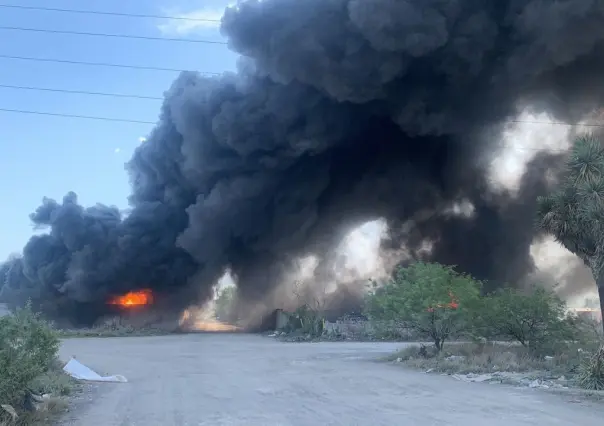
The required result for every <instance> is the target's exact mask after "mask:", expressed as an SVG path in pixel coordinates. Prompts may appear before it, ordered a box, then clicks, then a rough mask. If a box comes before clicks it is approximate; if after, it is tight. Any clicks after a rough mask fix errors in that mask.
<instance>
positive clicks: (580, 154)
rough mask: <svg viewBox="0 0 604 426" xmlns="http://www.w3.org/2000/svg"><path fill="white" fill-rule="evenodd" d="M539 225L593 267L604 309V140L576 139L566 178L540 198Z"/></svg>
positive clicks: (601, 306) (591, 138)
mask: <svg viewBox="0 0 604 426" xmlns="http://www.w3.org/2000/svg"><path fill="white" fill-rule="evenodd" d="M537 225H538V227H539V229H541V230H542V231H543V232H546V233H548V234H551V235H553V236H554V237H555V238H556V240H557V241H558V242H559V243H560V244H562V245H563V246H564V247H566V248H567V249H568V250H570V251H571V252H572V253H574V254H576V255H577V256H578V257H579V258H580V259H582V260H583V262H584V263H585V264H586V265H587V266H588V267H589V268H590V269H591V271H592V274H593V277H594V280H595V281H596V285H597V287H598V295H599V297H600V310H601V311H604V144H603V143H602V141H601V140H600V139H598V138H596V137H594V136H591V135H587V136H582V137H579V138H578V139H576V140H575V143H574V145H573V148H572V149H571V152H570V155H569V158H568V161H567V163H566V173H565V176H564V179H563V181H562V182H561V183H560V185H559V187H558V188H557V189H556V190H555V191H554V192H552V193H551V194H549V195H547V196H545V197H539V199H538V209H537ZM602 326H603V327H604V321H603V323H602Z"/></svg>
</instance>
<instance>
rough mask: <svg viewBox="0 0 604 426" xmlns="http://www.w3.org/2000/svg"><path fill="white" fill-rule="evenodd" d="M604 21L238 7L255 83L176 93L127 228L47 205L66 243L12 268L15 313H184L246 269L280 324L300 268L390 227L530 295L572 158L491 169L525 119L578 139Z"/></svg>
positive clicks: (403, 244) (585, 9)
mask: <svg viewBox="0 0 604 426" xmlns="http://www.w3.org/2000/svg"><path fill="white" fill-rule="evenodd" d="M603 21H604V7H603V6H602V2H599V1H593V0H576V1H573V2H547V1H537V0H518V1H514V2H502V1H500V0H497V1H495V0H484V1H474V0H458V1H450V0H421V1H420V0H406V1H402V0H331V1H325V0H307V1H303V2H302V1H299V0H263V1H260V0H249V1H246V2H242V3H240V4H237V5H235V6H233V7H231V8H229V9H228V10H227V11H226V13H225V16H224V18H223V20H222V27H221V30H222V33H223V34H224V35H225V36H226V37H227V38H228V40H229V46H230V48H231V49H233V50H235V51H236V52H238V53H240V54H241V57H242V58H241V62H240V67H239V68H240V71H239V72H238V73H237V74H228V73H227V74H225V75H223V76H221V77H215V78H214V77H211V78H210V77H203V76H201V75H199V74H197V73H193V72H185V73H183V74H182V75H180V77H178V78H177V79H176V81H175V82H174V83H173V85H172V87H171V88H170V89H169V90H168V91H167V92H166V97H165V101H164V103H163V106H162V109H161V114H160V118H159V122H158V124H157V126H156V127H155V129H154V130H153V131H152V132H151V133H150V134H149V135H148V137H146V142H145V143H144V144H141V145H140V146H139V147H138V148H137V149H136V152H135V153H134V156H133V158H132V159H131V160H130V162H129V163H128V165H127V169H128V172H129V174H130V178H131V182H132V195H131V197H130V204H131V210H130V211H129V214H128V215H127V216H126V217H124V216H123V214H122V212H121V211H120V210H119V209H117V208H115V207H110V206H105V205H102V204H97V205H95V206H92V207H83V206H81V205H80V204H79V203H78V200H77V196H76V195H75V194H74V193H68V194H67V195H66V196H65V197H64V199H63V200H62V201H55V200H52V199H48V198H45V199H44V200H43V202H42V204H41V206H40V207H38V208H37V209H36V211H35V212H34V213H33V214H32V215H31V220H32V221H33V223H34V224H35V225H36V226H37V227H40V228H45V229H47V230H48V231H49V232H48V233H47V234H44V235H35V236H33V237H32V238H31V239H30V241H29V242H28V243H27V244H26V246H25V248H24V249H23V256H22V257H16V258H13V259H10V260H8V261H7V262H5V263H4V264H3V265H2V269H1V271H0V273H1V275H2V277H3V281H2V284H3V289H2V298H4V299H5V300H7V301H10V303H11V304H19V303H22V302H24V301H25V300H27V299H29V298H31V299H33V300H34V303H37V304H38V305H39V307H40V308H41V309H43V310H44V311H45V312H46V313H47V314H49V315H51V316H54V317H69V318H71V319H72V320H74V321H80V322H82V321H85V320H92V319H91V318H89V317H91V316H100V315H103V313H104V312H103V310H106V309H107V307H108V305H106V303H105V302H106V300H107V298H108V296H109V295H112V294H115V293H116V288H118V286H119V288H120V289H122V290H123V289H125V290H136V286H137V285H138V283H140V282H141V280H144V282H145V283H147V285H148V288H149V289H151V290H153V291H154V292H161V293H162V294H164V293H166V294H179V295H180V296H179V297H175V298H174V299H173V301H172V303H173V306H174V307H175V308H176V309H177V310H179V311H180V310H182V309H184V308H185V307H186V306H188V305H189V304H191V303H192V302H194V303H199V304H203V303H204V302H205V301H207V300H210V299H211V298H212V295H213V290H212V287H213V286H214V285H215V283H216V281H217V280H218V278H220V276H222V275H223V274H224V273H225V271H227V270H230V271H231V272H232V275H233V277H234V278H235V281H236V283H237V285H238V288H239V295H240V298H241V300H243V301H246V302H247V303H248V304H249V305H253V304H254V303H255V302H258V301H263V302H264V303H265V305H266V309H267V311H270V310H271V309H272V308H274V307H277V306H279V301H278V300H275V299H274V298H273V296H274V294H275V292H274V290H275V289H276V288H277V287H278V286H279V285H281V284H282V283H283V282H284V281H285V280H286V278H288V273H289V272H290V271H291V270H292V269H293V267H294V265H295V264H296V262H297V260H298V259H300V258H304V257H306V256H309V255H313V256H315V257H316V258H317V259H319V266H318V267H317V269H316V270H315V272H314V274H315V275H316V276H317V279H318V280H319V278H321V279H322V278H324V277H325V276H329V271H330V269H332V267H333V264H334V262H337V261H338V260H337V259H334V256H333V255H332V249H333V248H334V247H336V246H337V245H338V244H339V242H340V241H341V240H342V238H343V236H344V235H345V234H346V233H348V232H349V231H350V230H351V229H352V228H354V227H356V226H358V225H360V224H362V223H364V222H367V221H371V220H376V219H379V218H381V219H383V220H384V221H385V223H387V225H388V232H389V235H388V236H387V241H385V243H384V245H383V247H382V249H383V250H384V251H385V252H388V253H390V252H393V253H399V251H402V249H404V251H405V253H408V254H410V256H411V257H413V256H422V257H424V258H427V259H425V260H431V261H436V262H440V263H444V264H454V265H458V267H459V268H460V269H461V270H463V271H465V272H468V273H471V274H473V275H475V276H476V277H477V278H479V279H486V280H493V281H492V282H494V283H500V282H512V283H513V282H518V281H519V280H521V279H522V278H523V277H525V276H527V274H529V273H531V272H532V271H533V269H534V264H533V261H532V258H531V256H530V251H529V249H530V245H531V243H532V242H533V241H534V240H535V238H536V237H538V236H537V235H536V234H535V231H534V227H533V213H534V209H535V197H536V196H537V195H539V194H541V193H543V192H544V191H545V190H546V188H547V187H548V185H550V182H551V181H552V175H554V176H555V173H553V172H555V171H556V170H557V167H558V165H559V163H560V160H561V158H562V156H563V155H562V154H560V153H551V154H547V153H540V154H538V155H537V156H536V157H535V158H534V159H533V161H532V162H531V163H530V164H529V165H528V168H527V171H526V172H525V174H524V175H523V176H522V177H521V179H520V180H519V184H518V187H517V188H515V190H514V191H509V192H508V191H505V190H501V189H500V188H498V189H494V188H493V186H492V185H490V183H489V182H490V181H489V179H490V176H491V173H490V170H488V167H487V166H486V165H487V164H489V161H488V160H490V159H491V158H492V157H494V156H496V155H497V154H498V153H499V148H500V139H501V138H500V137H499V136H498V135H500V134H501V133H502V131H503V130H504V124H505V123H506V122H507V121H508V120H510V119H515V118H516V117H517V116H518V115H519V114H520V112H521V111H523V110H526V109H527V108H529V109H530V110H532V111H535V112H544V113H547V114H548V116H549V117H551V119H552V120H553V121H562V122H566V123H573V122H576V121H578V120H580V119H583V118H585V117H586V116H587V115H588V114H590V113H591V112H592V111H593V110H594V109H596V108H597V107H600V106H601V105H602V102H603V100H604V86H603V85H602V84H600V80H601V76H602V74H603V72H604V59H603V58H604V26H603V25H602V22H603ZM577 28H580V29H581V30H580V31H578V30H577ZM462 201H463V202H464V203H466V204H467V205H468V206H471V207H472V209H471V214H452V213H451V206H452V205H454V204H455V203H460V202H462ZM410 224H411V225H412V226H411V229H412V232H407V231H405V232H403V231H402V230H408V229H409V225H410ZM386 243H387V244H386ZM422 247H429V250H424V249H422ZM405 259H409V256H407V257H405ZM357 302H358V300H357ZM128 306H130V305H128ZM132 306H133V305H132ZM194 323H195V324H197V322H194Z"/></svg>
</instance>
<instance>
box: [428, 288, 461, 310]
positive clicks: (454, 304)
mask: <svg viewBox="0 0 604 426" xmlns="http://www.w3.org/2000/svg"><path fill="white" fill-rule="evenodd" d="M449 297H450V298H451V301H450V302H449V303H445V304H442V303H439V304H438V305H436V307H437V308H449V309H457V308H459V302H458V301H457V298H456V297H455V296H454V295H453V293H451V292H449ZM427 311H428V312H434V308H433V307H429V308H428V309H427Z"/></svg>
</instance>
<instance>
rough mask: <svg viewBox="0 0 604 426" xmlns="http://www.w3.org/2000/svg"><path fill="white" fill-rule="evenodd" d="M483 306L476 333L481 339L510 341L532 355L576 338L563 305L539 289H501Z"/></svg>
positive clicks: (555, 297)
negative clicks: (528, 350)
mask: <svg viewBox="0 0 604 426" xmlns="http://www.w3.org/2000/svg"><path fill="white" fill-rule="evenodd" d="M482 306H483V310H482V311H481V315H480V318H481V319H482V321H481V322H480V324H481V326H480V327H479V330H480V331H482V334H483V335H486V336H488V337H490V338H493V339H497V338H511V339H513V340H515V341H517V342H519V343H520V344H521V345H523V346H525V347H527V348H529V349H530V350H531V351H532V352H533V353H537V352H538V351H540V350H542V349H551V348H550V347H549V346H550V345H552V344H555V343H556V342H561V341H566V340H573V339H575V338H576V335H577V332H576V329H575V327H574V324H573V321H571V320H570V318H569V317H568V314H567V310H566V304H565V303H564V301H562V300H561V299H560V298H559V297H558V296H557V295H556V294H555V293H553V292H551V291H548V290H545V289H543V288H541V287H535V288H534V289H533V290H532V291H528V292H526V291H521V290H516V289H512V288H505V289H500V290H498V291H497V292H495V293H493V294H491V295H489V296H488V297H485V298H484V299H483V303H482Z"/></svg>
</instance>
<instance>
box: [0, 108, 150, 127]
mask: <svg viewBox="0 0 604 426" xmlns="http://www.w3.org/2000/svg"><path fill="white" fill-rule="evenodd" d="M0 112H9V113H15V114H30V115H46V116H52V117H64V118H76V119H84V120H99V121H118V122H122V123H135V124H157V123H155V122H153V121H144V120H130V119H127V118H117V117H99V116H94V115H76V114H62V113H58V112H46V111H30V110H23V109H10V108H0Z"/></svg>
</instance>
